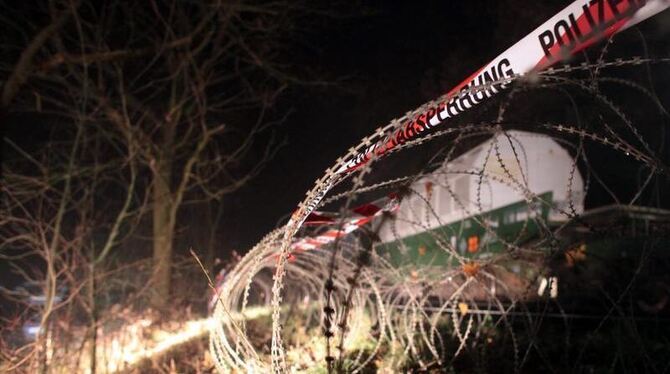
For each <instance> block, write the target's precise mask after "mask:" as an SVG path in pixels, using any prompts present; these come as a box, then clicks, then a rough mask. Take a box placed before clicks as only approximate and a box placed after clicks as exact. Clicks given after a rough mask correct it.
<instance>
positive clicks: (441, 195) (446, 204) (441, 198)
mask: <svg viewBox="0 0 670 374" xmlns="http://www.w3.org/2000/svg"><path fill="white" fill-rule="evenodd" d="M436 192H437V193H436V194H435V197H436V199H437V213H438V214H440V215H443V214H449V213H450V211H451V194H450V193H449V190H447V189H446V188H437V189H436Z"/></svg>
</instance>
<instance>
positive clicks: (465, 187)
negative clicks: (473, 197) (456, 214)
mask: <svg viewBox="0 0 670 374" xmlns="http://www.w3.org/2000/svg"><path fill="white" fill-rule="evenodd" d="M454 193H455V194H456V198H457V199H458V200H460V203H461V204H463V205H464V206H465V207H466V208H467V206H468V205H469V203H470V177H469V176H465V177H461V178H458V179H457V180H456V184H455V185H454Z"/></svg>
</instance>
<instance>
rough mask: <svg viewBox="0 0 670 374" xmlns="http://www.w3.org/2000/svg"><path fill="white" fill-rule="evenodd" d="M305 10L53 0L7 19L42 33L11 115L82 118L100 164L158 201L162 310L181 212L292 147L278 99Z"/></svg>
mask: <svg viewBox="0 0 670 374" xmlns="http://www.w3.org/2000/svg"><path fill="white" fill-rule="evenodd" d="M301 11H302V10H301V9H299V8H298V7H297V6H295V5H290V4H288V3H285V2H276V3H273V2H271V3H265V4H255V3H251V2H246V1H235V2H223V1H204V0H197V1H187V2H184V1H177V0H172V1H157V0H153V1H148V2H130V3H128V2H122V1H106V2H103V3H101V4H93V3H88V2H83V3H79V2H77V1H65V2H59V1H51V2H50V3H49V4H48V7H47V8H46V9H44V10H43V12H42V13H39V12H38V11H35V12H36V14H37V13H39V15H40V17H36V19H40V18H46V19H47V21H46V22H45V23H44V24H46V25H47V26H37V25H35V26H32V27H31V26H30V25H28V26H24V25H19V24H12V23H8V25H10V26H11V25H13V29H14V34H15V35H23V34H27V35H35V36H28V37H27V38H26V39H27V40H26V42H25V47H24V49H23V50H22V51H21V52H17V53H14V56H17V58H18V60H16V61H17V62H16V63H13V64H5V65H3V68H5V69H6V73H7V75H8V77H9V79H8V80H7V81H6V84H5V85H4V87H3V96H2V97H3V101H2V103H3V107H4V108H5V110H9V109H12V110H13V109H15V108H17V107H19V105H21V108H27V109H29V110H31V111H41V112H42V113H47V114H48V115H57V116H60V115H63V113H65V115H66V116H68V118H71V117H72V114H73V113H77V116H78V117H79V120H80V121H81V124H82V126H84V127H86V128H93V129H95V131H101V132H104V134H105V135H104V137H103V136H100V137H97V138H96V140H95V141H97V142H99V143H100V144H103V146H102V148H103V149H104V150H105V151H104V152H101V153H98V156H97V157H98V158H99V161H101V162H104V163H105V164H108V165H121V164H122V165H126V167H129V166H127V165H134V166H133V172H132V173H126V175H125V176H124V178H125V179H124V182H123V184H124V186H125V190H124V191H126V192H128V191H130V189H129V188H128V186H129V185H132V186H134V187H133V188H135V189H137V191H139V192H137V195H138V196H139V197H137V200H138V201H139V200H142V199H144V198H146V199H148V201H149V203H150V204H149V207H150V211H151V222H152V229H151V231H152V246H153V259H154V260H153V261H154V276H153V283H152V284H153V285H154V291H155V292H154V296H153V298H152V303H153V305H154V306H156V307H158V308H163V307H165V306H166V303H167V301H168V300H169V295H170V266H171V262H172V258H173V252H174V251H173V246H174V241H175V235H176V229H177V227H178V221H179V210H180V207H182V206H183V205H184V204H189V203H206V202H207V201H212V200H218V199H221V197H222V196H224V195H226V194H229V193H231V192H234V191H235V190H237V189H238V188H240V187H241V186H243V185H244V184H245V183H247V182H248V181H249V180H250V179H251V178H253V177H254V176H255V175H257V174H258V172H259V171H260V170H261V169H262V168H263V166H264V165H265V163H266V161H267V160H268V159H269V158H270V157H271V156H272V155H273V153H274V152H275V151H276V150H277V149H278V146H279V145H280V143H281V142H280V141H278V140H277V139H276V138H275V136H274V135H273V131H272V127H273V125H275V124H277V123H279V122H281V121H282V120H283V119H284V117H283V116H282V114H281V113H277V112H276V111H274V110H273V104H274V103H275V102H276V99H277V97H278V95H280V94H281V93H282V92H283V91H284V90H285V89H286V87H287V86H288V85H289V84H290V83H292V82H295V81H296V79H295V78H294V76H292V75H290V74H288V73H287V71H288V70H289V69H287V66H285V65H282V64H281V60H282V56H281V52H282V51H283V46H284V45H285V44H286V43H288V42H289V41H290V37H291V35H292V33H293V31H294V30H296V27H295V22H296V15H297V14H300V13H301ZM7 14H8V15H9V14H10V12H8V13H7ZM24 27H27V28H28V29H27V30H26V29H25V28H24ZM16 29H19V30H18V31H16ZM17 38H18V37H17ZM10 55H11V54H10ZM64 98H67V99H64ZM10 105H11V106H10ZM86 131H87V132H88V130H86ZM73 136H76V135H75V134H73ZM110 139H112V140H111V141H110ZM78 141H86V142H90V141H92V140H91V139H90V138H85V139H81V140H78ZM76 143H77V142H74V144H76ZM119 147H122V148H123V149H125V150H126V152H124V154H121V153H122V152H118V148H119ZM105 152H106V153H105ZM75 154H76V152H75ZM75 157H76V156H75ZM75 172H77V171H75V170H72V171H70V173H75ZM98 172H99V173H105V172H106V171H104V170H102V171H98ZM80 187H81V186H80ZM91 193H93V192H91ZM95 194H96V195H95V198H97V199H105V196H103V194H107V197H108V198H111V199H118V198H119V196H117V195H115V194H114V192H106V191H104V189H103V190H98V191H95ZM117 194H118V192H117ZM128 196H130V195H128ZM135 203H137V201H134V202H133V201H132V200H130V202H129V204H131V205H132V204H135ZM128 209H139V208H137V206H129V207H128ZM125 218H126V217H125V216H123V217H122V219H121V221H122V220H123V219H125ZM111 247H113V243H112V244H111V246H109V247H107V246H105V247H104V249H102V252H101V253H104V254H107V253H108V252H109V251H110V250H111ZM103 257H104V256H103Z"/></svg>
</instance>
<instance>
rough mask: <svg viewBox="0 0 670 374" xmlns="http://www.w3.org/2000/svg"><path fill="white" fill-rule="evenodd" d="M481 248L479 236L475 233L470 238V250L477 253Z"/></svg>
mask: <svg viewBox="0 0 670 374" xmlns="http://www.w3.org/2000/svg"><path fill="white" fill-rule="evenodd" d="M478 250H479V237H478V236H477V235H473V236H471V237H469V238H468V252H470V253H475V252H477V251H478Z"/></svg>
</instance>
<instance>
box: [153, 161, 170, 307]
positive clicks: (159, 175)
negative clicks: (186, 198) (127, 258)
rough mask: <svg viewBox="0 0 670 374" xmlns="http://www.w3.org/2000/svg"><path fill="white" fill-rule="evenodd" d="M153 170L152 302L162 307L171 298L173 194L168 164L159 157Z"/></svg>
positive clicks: (155, 305)
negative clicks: (154, 170)
mask: <svg viewBox="0 0 670 374" xmlns="http://www.w3.org/2000/svg"><path fill="white" fill-rule="evenodd" d="M156 169H157V170H156V172H155V173H154V181H153V182H154V183H153V247H154V248H153V257H154V258H153V260H154V264H153V265H154V266H153V282H152V284H153V289H154V292H153V293H152V300H151V303H152V305H153V306H154V307H155V308H156V309H159V310H163V309H165V306H166V305H167V302H168V300H169V297H170V275H171V265H172V239H173V235H174V234H173V233H174V222H173V219H172V214H171V212H172V209H173V207H172V204H173V202H172V194H171V192H170V177H171V175H170V169H171V163H170V160H169V159H167V157H161V159H160V160H159V161H158V165H157V168H156Z"/></svg>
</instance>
